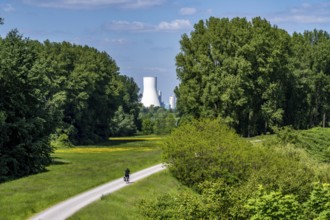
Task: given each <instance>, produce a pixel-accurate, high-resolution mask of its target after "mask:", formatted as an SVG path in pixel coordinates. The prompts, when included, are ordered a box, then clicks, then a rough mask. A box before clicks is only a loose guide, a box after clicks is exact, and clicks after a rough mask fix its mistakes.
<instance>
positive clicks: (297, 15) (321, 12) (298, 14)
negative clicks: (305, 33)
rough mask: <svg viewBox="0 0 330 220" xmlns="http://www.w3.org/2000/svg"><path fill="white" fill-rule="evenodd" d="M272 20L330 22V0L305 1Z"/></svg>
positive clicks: (305, 22)
mask: <svg viewBox="0 0 330 220" xmlns="http://www.w3.org/2000/svg"><path fill="white" fill-rule="evenodd" d="M271 20H272V21H274V22H277V23H287V22H293V23H301V24H324V23H330V2H323V3H317V4H310V3H309V4H307V3H304V4H302V5H301V6H299V7H296V8H292V9H291V10H289V11H287V12H283V13H280V14H278V15H277V16H274V17H273V18H272V19H271Z"/></svg>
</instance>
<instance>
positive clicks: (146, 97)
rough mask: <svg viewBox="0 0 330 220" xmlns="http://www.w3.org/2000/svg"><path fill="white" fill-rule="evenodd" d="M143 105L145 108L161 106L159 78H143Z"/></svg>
mask: <svg viewBox="0 0 330 220" xmlns="http://www.w3.org/2000/svg"><path fill="white" fill-rule="evenodd" d="M141 102H142V104H143V106H144V107H150V106H152V105H153V106H155V107H156V106H158V107H159V106H160V102H159V99H158V94H157V78H156V77H143V95H142V100H141Z"/></svg>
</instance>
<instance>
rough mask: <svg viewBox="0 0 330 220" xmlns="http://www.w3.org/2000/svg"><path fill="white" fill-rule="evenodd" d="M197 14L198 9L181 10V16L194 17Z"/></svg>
mask: <svg viewBox="0 0 330 220" xmlns="http://www.w3.org/2000/svg"><path fill="white" fill-rule="evenodd" d="M196 12H197V9H196V8H181V9H180V14H181V15H193V14H195V13H196Z"/></svg>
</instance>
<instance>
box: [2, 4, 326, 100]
mask: <svg viewBox="0 0 330 220" xmlns="http://www.w3.org/2000/svg"><path fill="white" fill-rule="evenodd" d="M211 16H213V17H219V18H223V17H226V18H234V17H246V18H247V19H248V20H251V18H253V17H257V16H260V17H262V18H265V19H267V20H268V21H269V22H270V23H271V24H272V25H277V26H278V27H279V28H282V29H285V30H286V31H287V32H288V33H290V34H292V33H293V32H300V33H302V32H303V31H305V30H313V29H322V30H325V31H327V32H328V33H330V0H309V1H308V0H304V1H303V0H276V1H274V0H0V17H2V18H4V19H5V20H4V25H1V26H0V36H1V37H5V36H6V34H7V33H8V32H9V31H10V30H12V29H17V30H18V31H19V32H20V33H21V34H22V35H23V36H24V37H27V38H30V39H33V40H38V41H40V42H43V41H45V40H50V41H53V42H62V41H67V42H71V43H73V44H79V45H88V46H90V47H95V48H96V49H98V50H99V51H105V52H107V53H108V54H109V55H110V56H111V57H112V58H113V59H114V60H115V62H116V64H117V66H118V67H119V68H120V74H122V75H127V76H129V77H133V78H134V80H135V82H136V83H137V84H138V86H139V88H140V93H141V94H142V91H143V77H144V76H154V77H157V83H158V88H157V89H158V90H161V92H162V101H163V102H164V103H165V104H168V100H169V97H170V96H173V95H174V92H173V90H174V88H175V87H176V86H178V85H179V83H180V82H179V80H178V79H177V75H176V66H175V56H176V55H177V54H178V53H179V52H180V39H181V36H182V35H183V34H185V33H186V34H188V35H189V34H190V32H191V31H193V25H194V24H195V23H197V22H198V21H199V20H206V19H209V18H210V17H211Z"/></svg>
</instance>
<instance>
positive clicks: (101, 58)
mask: <svg viewBox="0 0 330 220" xmlns="http://www.w3.org/2000/svg"><path fill="white" fill-rule="evenodd" d="M40 63H41V64H42V67H43V68H42V69H41V70H40V71H43V73H44V74H45V75H47V76H48V78H49V81H50V83H51V87H50V88H49V95H50V96H53V97H55V98H54V102H55V103H56V105H57V107H58V108H59V109H60V110H61V113H62V123H61V125H60V126H59V127H58V128H57V132H56V134H55V135H54V136H55V139H56V138H60V139H61V140H63V139H64V140H65V138H63V137H67V138H68V141H69V142H71V143H73V144H87V143H93V142H99V141H102V140H105V139H106V138H108V137H109V135H110V134H111V133H112V134H117V133H118V129H117V127H118V123H120V120H121V119H120V118H119V117H120V116H119V115H121V114H128V115H132V117H131V118H133V121H134V118H135V117H137V113H136V112H137V111H138V94H137V92H138V87H137V85H136V83H135V82H134V81H133V80H132V79H131V78H128V77H125V76H121V75H119V72H118V71H119V69H118V67H117V65H116V63H115V61H114V60H112V58H111V57H110V56H109V55H108V54H107V53H105V52H99V51H97V50H96V49H94V48H90V47H87V46H84V47H83V46H77V45H72V44H70V43H67V42H63V43H51V42H48V41H46V42H45V43H44V44H43V50H42V54H41V59H40ZM116 112H117V114H116V119H113V117H114V116H115V113H116ZM118 120H119V121H118ZM110 128H112V129H113V131H111V130H110ZM64 140H63V141H64Z"/></svg>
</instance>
